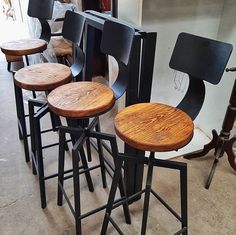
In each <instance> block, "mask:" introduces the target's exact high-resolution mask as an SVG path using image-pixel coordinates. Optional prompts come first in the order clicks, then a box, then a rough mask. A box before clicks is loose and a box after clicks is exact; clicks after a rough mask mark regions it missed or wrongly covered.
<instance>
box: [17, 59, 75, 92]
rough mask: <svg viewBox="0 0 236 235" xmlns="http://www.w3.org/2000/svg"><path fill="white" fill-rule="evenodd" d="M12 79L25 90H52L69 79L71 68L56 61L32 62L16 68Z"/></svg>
mask: <svg viewBox="0 0 236 235" xmlns="http://www.w3.org/2000/svg"><path fill="white" fill-rule="evenodd" d="M14 80H15V84H16V85H17V86H19V87H21V88H23V89H26V90H32V91H46V90H52V89H54V88H56V87H58V86H60V85H63V84H66V83H68V82H70V81H71V70H70V68H69V67H68V66H66V65H63V64H58V63H40V64H34V65H30V66H26V67H24V68H22V69H20V70H18V71H17V72H16V73H15V76H14Z"/></svg>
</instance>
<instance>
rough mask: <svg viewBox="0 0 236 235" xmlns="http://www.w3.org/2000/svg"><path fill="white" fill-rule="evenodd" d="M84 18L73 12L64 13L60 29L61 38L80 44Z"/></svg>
mask: <svg viewBox="0 0 236 235" xmlns="http://www.w3.org/2000/svg"><path fill="white" fill-rule="evenodd" d="M84 23H85V17H84V16H82V15H81V14H79V13H76V12H73V11H66V14H65V19H64V23H63V28H62V36H63V37H64V38H66V39H68V40H70V41H72V42H73V43H80V41H81V38H82V35H83V29H84Z"/></svg>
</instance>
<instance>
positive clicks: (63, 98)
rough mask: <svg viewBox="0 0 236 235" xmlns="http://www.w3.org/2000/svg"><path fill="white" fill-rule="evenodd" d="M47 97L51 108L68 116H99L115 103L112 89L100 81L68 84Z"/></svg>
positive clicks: (61, 114)
mask: <svg viewBox="0 0 236 235" xmlns="http://www.w3.org/2000/svg"><path fill="white" fill-rule="evenodd" d="M47 98H48V105H49V107H50V109H51V110H52V111H53V112H54V113H55V114H57V115H59V116H63V117H67V118H86V117H94V116H98V115H101V114H103V113H105V112H107V111H108V110H110V109H111V108H112V107H113V105H114V103H115V96H114V93H113V91H112V89H110V88H109V87H107V86H106V85H103V84H101V83H98V82H77V83H71V84H66V85H64V86H60V87H58V88H57V89H55V90H53V91H52V92H51V93H50V94H49V95H48V97H47Z"/></svg>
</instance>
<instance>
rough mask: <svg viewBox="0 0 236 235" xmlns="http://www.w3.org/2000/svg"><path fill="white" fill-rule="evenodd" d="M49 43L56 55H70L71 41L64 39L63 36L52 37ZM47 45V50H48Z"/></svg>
mask: <svg viewBox="0 0 236 235" xmlns="http://www.w3.org/2000/svg"><path fill="white" fill-rule="evenodd" d="M50 45H51V46H52V50H53V52H51V53H54V54H55V55H56V56H57V57H58V56H65V55H70V56H72V43H71V42H70V41H68V40H65V39H64V38H60V39H57V38H52V39H51V41H50ZM50 49H51V48H50V47H49V52H50Z"/></svg>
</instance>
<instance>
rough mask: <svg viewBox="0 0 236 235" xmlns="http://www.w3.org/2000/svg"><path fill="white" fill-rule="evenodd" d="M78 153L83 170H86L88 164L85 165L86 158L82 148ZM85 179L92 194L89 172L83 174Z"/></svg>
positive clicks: (92, 188)
mask: <svg viewBox="0 0 236 235" xmlns="http://www.w3.org/2000/svg"><path fill="white" fill-rule="evenodd" d="M79 152H80V157H81V162H82V164H83V168H84V169H85V170H86V169H88V168H89V167H88V163H87V160H86V156H85V153H84V148H83V146H82V147H81V149H80V150H79ZM77 168H78V166H77ZM85 178H86V180H87V184H88V188H89V191H90V192H93V191H94V187H93V182H92V178H91V175H90V172H89V171H87V172H85Z"/></svg>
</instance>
